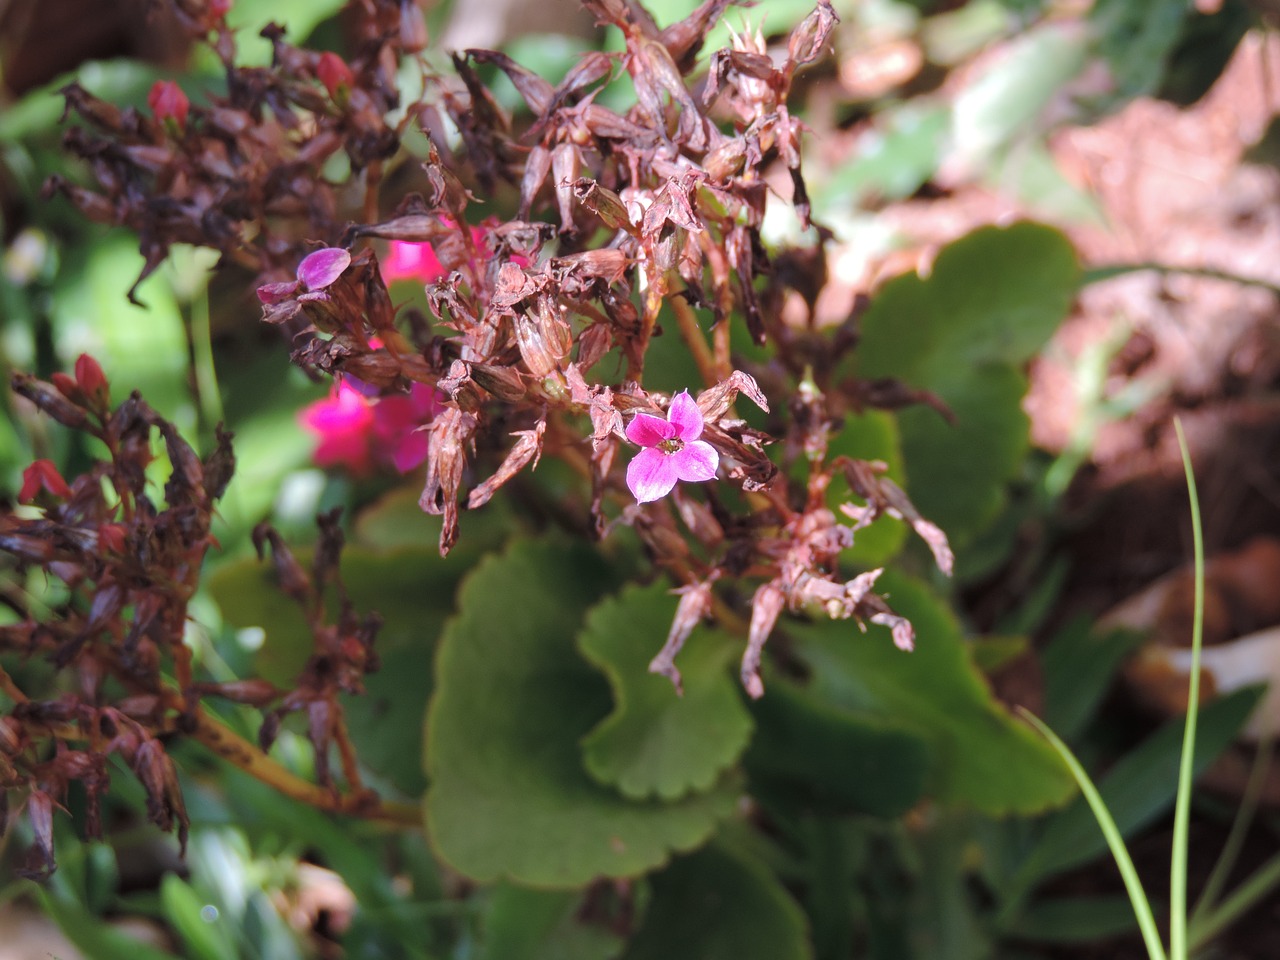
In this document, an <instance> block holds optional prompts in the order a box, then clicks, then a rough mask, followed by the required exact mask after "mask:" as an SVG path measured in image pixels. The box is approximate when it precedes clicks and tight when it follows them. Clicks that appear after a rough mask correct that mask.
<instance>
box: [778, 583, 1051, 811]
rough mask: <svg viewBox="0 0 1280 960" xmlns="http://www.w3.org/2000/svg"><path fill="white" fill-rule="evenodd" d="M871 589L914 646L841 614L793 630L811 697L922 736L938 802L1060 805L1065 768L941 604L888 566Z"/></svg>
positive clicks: (1013, 807) (995, 807)
mask: <svg viewBox="0 0 1280 960" xmlns="http://www.w3.org/2000/svg"><path fill="white" fill-rule="evenodd" d="M877 589H878V590H880V591H881V592H882V593H883V594H884V595H885V596H886V597H887V598H888V600H889V603H890V604H891V605H892V606H893V608H894V610H895V611H896V612H898V613H899V614H901V615H902V616H904V617H907V618H908V619H910V620H911V622H912V623H913V624H914V625H915V629H916V648H915V650H914V651H912V652H910V653H905V652H903V651H901V650H899V649H897V648H896V647H895V646H894V645H893V642H892V640H891V639H890V637H889V635H888V631H887V630H885V629H884V628H882V627H872V628H871V629H870V630H869V631H868V633H867V634H866V635H863V634H861V633H859V632H858V631H857V629H856V628H854V627H852V626H850V625H849V623H848V622H843V621H823V622H819V623H812V624H806V625H803V626H798V627H794V628H793V629H792V630H791V631H790V632H791V633H792V634H793V635H794V637H795V638H796V641H797V642H796V645H795V648H794V652H795V653H796V655H797V656H799V657H800V658H801V659H802V660H803V661H804V662H805V663H807V664H808V665H809V667H810V670H811V672H812V676H813V680H812V682H811V685H810V689H811V690H812V691H813V692H814V694H815V695H816V696H818V697H819V698H820V699H823V700H825V701H827V702H828V703H831V704H833V705H835V706H838V707H843V708H846V709H853V710H867V711H873V712H875V713H878V714H880V715H882V716H884V717H885V718H886V719H887V720H889V721H892V722H893V723H896V724H901V725H903V726H906V727H908V728H909V729H911V730H913V731H914V732H915V733H916V734H917V735H919V736H920V737H922V738H923V739H924V740H925V741H926V742H928V743H929V745H930V746H931V747H932V750H931V755H932V758H933V769H932V770H931V776H930V783H929V792H930V793H932V794H933V795H934V796H935V797H936V798H937V799H938V800H940V801H942V802H944V803H949V804H956V805H960V806H964V807H971V808H974V809H977V810H980V811H982V812H984V813H989V814H993V815H1003V814H1007V813H1035V812H1038V811H1041V810H1044V809H1046V808H1048V807H1051V806H1055V805H1057V804H1060V803H1063V802H1064V801H1065V800H1066V799H1067V798H1068V797H1069V796H1070V795H1071V793H1072V792H1073V790H1074V784H1073V782H1072V779H1071V775H1070V773H1069V772H1068V771H1067V768H1066V766H1065V765H1064V764H1063V763H1062V761H1061V760H1060V759H1059V758H1058V756H1057V755H1056V754H1055V753H1054V752H1053V749H1052V748H1051V747H1050V746H1049V745H1048V744H1046V743H1045V742H1044V741H1043V740H1041V739H1040V738H1039V737H1038V736H1036V734H1035V731H1033V730H1032V729H1031V728H1030V727H1028V726H1027V725H1026V724H1024V723H1021V722H1019V721H1018V720H1016V719H1015V718H1014V717H1012V716H1011V715H1010V714H1009V713H1008V711H1006V710H1005V709H1004V707H1002V706H1001V705H1000V704H999V703H998V702H997V701H996V700H995V698H994V697H993V696H992V694H991V690H990V688H988V686H987V685H986V682H985V681H984V680H983V678H982V675H981V674H980V673H979V672H978V670H977V668H976V667H974V665H973V663H972V660H971V659H970V657H969V653H968V650H967V649H966V647H965V643H964V640H963V638H962V636H961V633H960V627H959V624H957V623H956V620H955V618H954V617H953V616H952V614H951V613H950V611H949V610H948V609H947V608H946V607H945V606H944V605H943V604H942V603H941V602H939V601H938V600H937V599H936V598H935V597H934V596H933V595H932V594H931V593H930V592H929V590H928V589H927V588H926V587H925V586H923V585H922V584H920V583H919V582H917V581H914V580H911V579H909V578H907V577H905V576H903V575H901V574H898V573H895V572H894V571H892V570H887V571H885V573H884V575H883V576H882V577H881V578H880V580H879V582H878V583H877Z"/></svg>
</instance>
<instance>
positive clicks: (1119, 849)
mask: <svg viewBox="0 0 1280 960" xmlns="http://www.w3.org/2000/svg"><path fill="white" fill-rule="evenodd" d="M1018 712H1019V714H1021V716H1022V718H1023V719H1024V720H1026V721H1027V723H1029V724H1031V725H1032V726H1033V727H1035V728H1036V730H1038V731H1039V732H1040V735H1041V736H1042V737H1044V738H1045V739H1046V740H1048V741H1049V743H1050V744H1051V745H1052V746H1053V748H1054V749H1055V750H1057V751H1058V755H1059V756H1061V757H1062V759H1063V761H1064V762H1065V763H1066V764H1067V767H1068V768H1069V769H1070V770H1071V775H1072V776H1073V777H1075V779H1076V783H1077V784H1079V786H1080V792H1081V793H1083V794H1084V798H1085V800H1087V801H1088V803H1089V808H1090V809H1091V810H1092V811H1093V815H1094V817H1095V818H1096V819H1097V821H1098V826H1099V827H1101V828H1102V835H1103V836H1104V837H1106V838H1107V846H1108V847H1110V848H1111V856H1112V857H1113V858H1114V859H1115V861H1116V866H1117V867H1119V868H1120V876H1121V877H1122V878H1123V879H1124V888H1125V891H1126V892H1127V893H1128V894H1129V902H1130V903H1132V904H1133V912H1134V914H1135V916H1137V918H1138V928H1139V929H1140V930H1141V931H1142V940H1143V942H1144V943H1145V944H1146V947H1147V955H1148V956H1149V957H1150V958H1151V960H1168V958H1167V957H1166V955H1165V952H1164V945H1163V944H1162V943H1161V942H1160V931H1159V930H1158V929H1156V918H1155V916H1154V915H1153V914H1152V912H1151V904H1150V902H1149V901H1148V900H1147V894H1146V891H1145V890H1143V889H1142V880H1141V879H1139V877H1138V871H1137V869H1136V868H1135V867H1134V865H1133V859H1132V858H1131V857H1130V856H1129V850H1128V848H1126V847H1125V844H1124V837H1122V836H1121V835H1120V828H1119V827H1117V826H1116V822H1115V820H1114V819H1112V817H1111V813H1110V811H1108V810H1107V804H1106V801H1105V800H1103V799H1102V795H1101V794H1100V793H1098V788H1097V787H1095V786H1094V784H1093V781H1092V780H1091V779H1089V774H1088V773H1087V772H1085V769H1084V767H1082V766H1081V765H1080V761H1079V760H1077V759H1076V757H1075V754H1073V753H1072V752H1071V748H1070V747H1068V746H1067V745H1066V744H1065V743H1063V742H1062V740H1061V739H1060V738H1059V737H1058V735H1057V734H1056V733H1054V732H1053V731H1052V730H1050V729H1049V727H1048V725H1047V724H1046V723H1045V722H1044V721H1043V720H1041V719H1040V718H1039V717H1037V716H1036V715H1035V714H1033V713H1031V712H1030V711H1029V710H1025V709H1023V708H1021V707H1019V708H1018Z"/></svg>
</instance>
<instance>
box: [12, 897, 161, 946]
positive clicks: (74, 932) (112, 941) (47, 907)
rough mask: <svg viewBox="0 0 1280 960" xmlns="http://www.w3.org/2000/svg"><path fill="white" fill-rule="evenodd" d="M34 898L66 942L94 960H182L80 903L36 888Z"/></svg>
mask: <svg viewBox="0 0 1280 960" xmlns="http://www.w3.org/2000/svg"><path fill="white" fill-rule="evenodd" d="M35 895H36V898H37V899H38V900H39V902H40V908H41V909H42V910H43V911H44V913H45V914H46V915H47V916H48V917H50V918H51V919H52V920H53V921H54V923H56V924H57V925H58V928H59V929H60V930H61V931H62V932H63V933H65V934H66V935H67V939H68V940H70V941H71V942H72V943H74V944H75V945H76V946H77V947H79V948H80V949H81V950H82V951H83V952H84V954H85V956H87V957H92V958H93V960H179V958H177V957H175V956H174V955H173V954H171V953H168V952H166V951H164V950H161V949H159V948H158V947H153V946H151V945H150V944H147V943H144V942H142V941H141V940H139V939H137V938H136V937H131V936H129V935H128V934H126V933H122V932H121V931H119V930H116V929H114V928H112V927H111V926H110V925H108V924H107V923H105V922H104V921H102V920H99V919H98V918H97V917H95V916H93V915H92V914H90V913H89V912H88V911H86V910H85V909H84V907H82V906H80V905H79V904H78V903H72V902H71V901H69V900H64V899H62V898H60V897H57V896H54V895H53V894H50V893H48V892H46V891H45V890H44V889H43V888H40V887H37V888H35Z"/></svg>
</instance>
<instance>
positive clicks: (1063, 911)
mask: <svg viewBox="0 0 1280 960" xmlns="http://www.w3.org/2000/svg"><path fill="white" fill-rule="evenodd" d="M1137 928H1138V921H1137V918H1136V917H1135V916H1134V914H1133V904H1131V903H1130V902H1129V898H1128V897H1122V896H1112V897H1071V898H1064V899H1058V900H1042V901H1040V902H1039V903H1034V904H1032V905H1031V906H1030V907H1028V908H1027V910H1026V911H1025V912H1024V913H1022V914H1021V915H1020V916H1019V917H1018V919H1017V921H1016V922H1015V923H1014V924H1012V925H1011V926H1010V927H1008V928H1007V929H1006V930H1004V931H1003V932H1004V933H1006V934H1007V935H1009V936H1012V937H1017V938H1018V939H1020V940H1037V941H1041V942H1046V941H1047V942H1051V943H1086V942H1091V941H1095V940H1102V939H1105V938H1107V937H1115V936H1119V935H1120V934H1123V933H1130V932H1132V931H1135V930H1137Z"/></svg>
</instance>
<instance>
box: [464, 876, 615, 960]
mask: <svg viewBox="0 0 1280 960" xmlns="http://www.w3.org/2000/svg"><path fill="white" fill-rule="evenodd" d="M582 901H583V896H582V894H580V893H577V892H574V891H570V890H530V889H528V888H526V887H517V886H515V885H514V884H510V883H501V884H498V887H497V889H495V890H494V891H493V894H492V895H491V896H490V897H489V904H488V909H487V910H486V911H485V917H484V934H483V940H484V949H483V950H482V952H481V953H480V960H609V958H611V957H616V956H617V955H618V950H619V949H620V948H621V946H622V938H621V937H619V936H618V935H617V934H616V933H614V932H612V931H611V930H609V929H607V928H606V926H605V925H604V923H603V922H602V921H603V920H604V919H605V918H601V917H598V916H597V917H594V918H590V919H594V920H595V921H596V922H594V923H591V922H590V921H589V919H588V918H587V917H584V916H583V909H582V908H583V902H582Z"/></svg>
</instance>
